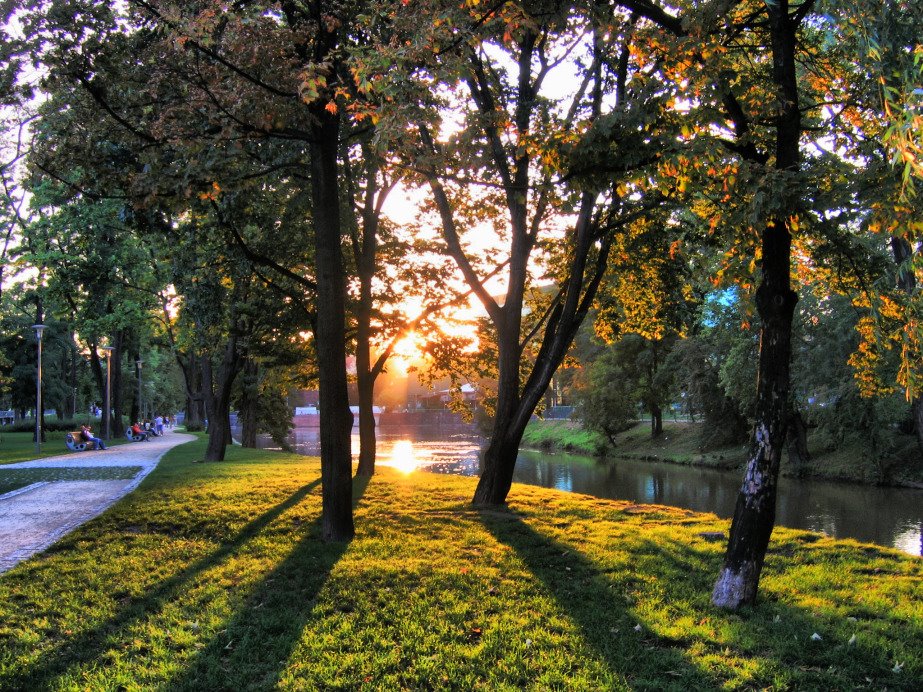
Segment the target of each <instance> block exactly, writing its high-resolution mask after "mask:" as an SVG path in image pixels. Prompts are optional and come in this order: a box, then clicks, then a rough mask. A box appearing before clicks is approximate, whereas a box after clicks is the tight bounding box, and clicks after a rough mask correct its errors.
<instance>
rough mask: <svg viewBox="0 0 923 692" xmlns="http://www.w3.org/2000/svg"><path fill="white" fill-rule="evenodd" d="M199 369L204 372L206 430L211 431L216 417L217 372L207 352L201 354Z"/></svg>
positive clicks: (203, 395)
mask: <svg viewBox="0 0 923 692" xmlns="http://www.w3.org/2000/svg"><path fill="white" fill-rule="evenodd" d="M199 371H200V372H201V373H202V404H203V406H204V407H205V432H207V433H211V425H212V422H213V421H214V419H215V374H214V370H213V368H212V360H211V356H209V355H208V354H207V353H206V354H203V355H200V356H199Z"/></svg>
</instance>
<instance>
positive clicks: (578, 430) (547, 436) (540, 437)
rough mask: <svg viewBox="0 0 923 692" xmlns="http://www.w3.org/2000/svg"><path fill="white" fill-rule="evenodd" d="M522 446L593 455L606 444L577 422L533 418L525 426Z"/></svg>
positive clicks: (603, 448)
mask: <svg viewBox="0 0 923 692" xmlns="http://www.w3.org/2000/svg"><path fill="white" fill-rule="evenodd" d="M522 446H523V447H530V448H533V449H546V450H551V449H555V450H561V451H565V452H574V453H576V454H584V455H587V456H593V455H594V454H601V453H602V452H603V451H604V450H605V448H606V447H607V446H608V442H606V439H605V438H604V437H603V436H602V435H600V434H599V433H596V432H592V431H589V430H584V429H583V428H582V427H580V424H579V423H573V422H571V421H563V420H533V421H530V422H529V424H528V425H527V426H526V431H525V433H524V434H523V436H522Z"/></svg>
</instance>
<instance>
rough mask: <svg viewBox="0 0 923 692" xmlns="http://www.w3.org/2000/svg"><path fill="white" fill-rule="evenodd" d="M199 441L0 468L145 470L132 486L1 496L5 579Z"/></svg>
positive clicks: (48, 486) (45, 488)
mask: <svg viewBox="0 0 923 692" xmlns="http://www.w3.org/2000/svg"><path fill="white" fill-rule="evenodd" d="M194 439H195V438H194V437H193V436H192V435H185V434H183V433H173V432H168V433H167V434H166V435H164V436H163V437H155V438H152V439H151V440H150V441H149V442H133V443H131V444H124V445H119V446H117V447H109V448H108V449H106V450H97V451H91V452H72V453H69V454H62V455H61V456H57V457H48V458H46V459H38V460H36V461H23V462H20V463H18V464H7V465H4V466H0V470H2V469H27V468H30V469H34V468H80V467H83V468H92V467H97V468H98V467H108V468H111V467H116V466H140V467H141V470H140V471H139V472H138V473H137V475H135V477H134V478H131V479H129V480H103V481H55V482H44V483H33V484H32V485H29V486H26V487H25V488H20V489H18V490H14V491H12V492H10V493H6V494H5V495H0V573H3V572H6V571H7V570H9V569H11V568H12V567H13V566H15V565H16V564H17V563H19V562H21V561H22V560H25V559H27V558H29V557H31V556H32V555H35V554H36V553H39V552H41V551H43V550H45V549H46V548H47V547H48V546H50V545H51V544H52V543H54V542H55V541H56V540H58V539H59V538H61V537H62V536H64V535H65V534H67V533H69V532H70V531H72V530H73V529H75V528H76V527H78V526H80V524H82V523H83V522H85V521H88V520H90V519H92V518H93V517H96V516H98V515H100V514H102V513H103V512H104V511H105V510H106V509H107V508H109V507H110V506H111V505H112V504H113V503H114V502H115V501H116V500H118V499H119V498H121V497H123V496H124V495H126V494H127V493H130V492H131V491H132V490H134V489H135V488H137V487H138V484H139V483H140V482H141V481H142V480H143V479H144V477H145V476H146V475H147V474H149V473H150V472H151V471H153V470H154V467H156V466H157V462H159V461H160V459H161V457H163V455H164V454H165V453H166V452H167V451H168V450H170V449H172V448H173V447H176V446H177V445H180V444H183V443H184V442H190V441H192V440H194ZM48 444H54V442H49V443H48ZM61 444H62V445H63V444H64V443H63V442H62V443H61Z"/></svg>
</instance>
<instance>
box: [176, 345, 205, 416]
mask: <svg viewBox="0 0 923 692" xmlns="http://www.w3.org/2000/svg"><path fill="white" fill-rule="evenodd" d="M176 362H177V364H178V365H179V367H180V370H181V371H182V373H183V381H184V383H185V385H186V407H185V409H184V410H185V413H186V415H185V417H184V420H183V423H184V424H185V425H186V426H188V427H190V428H192V429H199V428H201V427H202V424H203V422H204V420H205V400H204V397H203V395H202V369H201V368H200V367H199V362H198V359H197V357H196V356H195V355H194V354H193V353H180V352H178V351H177V352H176Z"/></svg>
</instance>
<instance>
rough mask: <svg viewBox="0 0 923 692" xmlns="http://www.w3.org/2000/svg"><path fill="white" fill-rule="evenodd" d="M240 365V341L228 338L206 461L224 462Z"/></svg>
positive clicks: (217, 386)
mask: <svg viewBox="0 0 923 692" xmlns="http://www.w3.org/2000/svg"><path fill="white" fill-rule="evenodd" d="M240 365H241V356H240V352H239V350H238V339H237V337H236V336H234V335H232V336H230V337H228V340H227V343H226V344H225V347H224V353H223V354H222V357H221V365H220V366H219V367H218V378H217V382H215V385H216V387H215V389H214V396H213V405H212V411H211V414H210V416H211V418H209V422H208V446H207V447H206V449H205V461H224V452H225V449H227V446H228V444H229V441H230V439H231V391H232V389H233V387H234V380H235V379H236V378H237V373H239V372H240ZM209 370H211V368H209Z"/></svg>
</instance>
